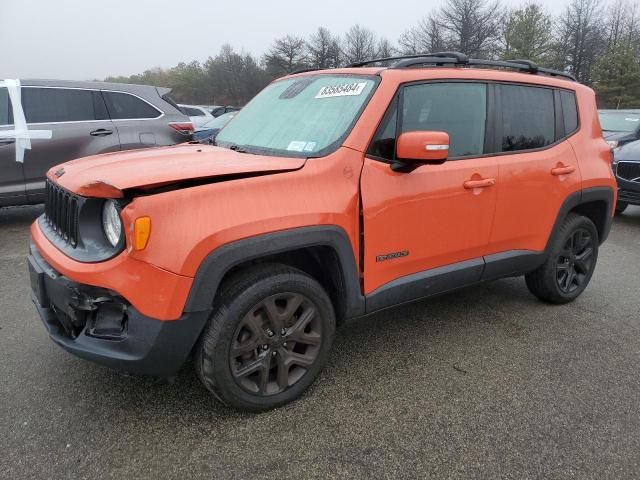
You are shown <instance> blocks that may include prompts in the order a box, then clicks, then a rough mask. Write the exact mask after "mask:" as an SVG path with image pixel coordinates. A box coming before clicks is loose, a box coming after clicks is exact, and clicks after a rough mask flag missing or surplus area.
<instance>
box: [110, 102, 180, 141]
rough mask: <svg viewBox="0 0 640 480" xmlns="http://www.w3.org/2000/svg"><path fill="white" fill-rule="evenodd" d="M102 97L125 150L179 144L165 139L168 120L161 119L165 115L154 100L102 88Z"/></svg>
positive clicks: (167, 130)
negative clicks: (155, 104)
mask: <svg viewBox="0 0 640 480" xmlns="http://www.w3.org/2000/svg"><path fill="white" fill-rule="evenodd" d="M102 96H103V98H104V101H105V103H106V105H107V110H108V112H109V116H110V117H111V120H112V121H113V124H114V125H115V127H116V128H117V130H118V135H119V136H120V147H121V149H122V150H131V149H134V148H144V147H154V146H156V145H171V144H173V143H176V142H167V141H166V133H168V132H169V130H170V128H169V127H168V126H167V125H166V123H165V122H162V124H161V123H160V122H158V119H160V118H162V117H163V116H164V114H163V112H161V111H160V110H159V109H158V108H156V107H154V106H153V105H151V103H149V102H147V101H146V100H144V99H143V98H141V97H139V96H137V95H134V94H132V93H127V92H116V91H112V90H102ZM159 129H161V130H159Z"/></svg>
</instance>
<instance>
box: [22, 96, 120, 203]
mask: <svg viewBox="0 0 640 480" xmlns="http://www.w3.org/2000/svg"><path fill="white" fill-rule="evenodd" d="M21 96H22V106H23V108H24V113H25V117H26V120H27V124H28V127H29V128H30V129H34V130H51V132H52V136H51V139H46V140H45V139H33V140H31V150H27V151H26V152H25V157H24V176H25V182H26V194H27V200H28V201H29V202H37V201H41V200H43V199H44V180H45V175H46V172H47V170H49V169H50V168H51V167H53V166H54V165H57V164H59V163H63V162H66V161H69V160H73V159H76V158H80V157H86V156H89V155H95V154H98V153H104V152H111V151H117V150H119V149H120V142H119V140H118V133H117V131H116V130H115V128H114V126H113V124H112V122H111V120H110V119H109V116H108V114H107V110H106V107H105V105H104V101H103V100H102V97H101V95H100V92H99V91H97V90H88V89H81V88H58V87H31V86H23V87H22V91H21Z"/></svg>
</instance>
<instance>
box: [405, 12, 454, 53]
mask: <svg viewBox="0 0 640 480" xmlns="http://www.w3.org/2000/svg"><path fill="white" fill-rule="evenodd" d="M442 30H443V29H442V27H441V26H440V24H439V23H438V19H437V13H435V12H432V13H431V14H429V15H427V16H426V17H424V18H422V20H420V21H419V22H418V24H417V25H416V26H414V27H411V28H410V29H409V30H407V31H406V32H404V33H403V34H402V35H401V36H400V38H399V40H398V43H399V44H400V51H401V52H402V53H404V54H406V55H410V54H414V53H433V52H439V51H442V50H446V49H447V48H446V45H445V42H444V37H443V32H442Z"/></svg>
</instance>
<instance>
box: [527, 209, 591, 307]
mask: <svg viewBox="0 0 640 480" xmlns="http://www.w3.org/2000/svg"><path fill="white" fill-rule="evenodd" d="M598 245H599V240H598V230H597V229H596V227H595V225H594V224H593V222H592V221H591V220H589V219H588V218H586V217H582V216H579V215H575V214H570V215H569V216H568V217H567V219H566V220H565V222H564V223H563V225H562V226H561V227H560V229H559V230H558V232H557V233H556V235H555V237H554V238H553V240H552V243H551V248H550V251H549V257H548V258H547V261H546V262H545V263H544V264H543V265H542V266H541V267H539V268H538V269H537V270H535V271H533V272H531V273H529V274H527V275H525V280H526V283H527V287H529V290H530V291H531V293H533V294H534V295H535V296H536V297H538V298H539V299H540V300H543V301H545V302H549V303H556V304H562V303H568V302H571V301H573V300H575V299H576V298H577V297H578V296H579V295H580V294H581V293H582V292H583V291H584V289H585V288H587V285H588V284H589V281H590V280H591V277H592V275H593V272H594V270H595V267H596V262H597V260H598Z"/></svg>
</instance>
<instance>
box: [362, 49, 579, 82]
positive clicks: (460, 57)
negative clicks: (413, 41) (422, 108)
mask: <svg viewBox="0 0 640 480" xmlns="http://www.w3.org/2000/svg"><path fill="white" fill-rule="evenodd" d="M383 62H389V63H391V62H393V63H391V65H389V68H392V69H397V68H410V67H419V66H426V65H434V66H445V65H454V66H462V67H464V66H470V67H473V66H480V67H497V68H508V69H512V70H517V71H519V72H528V73H531V74H539V73H540V74H544V75H550V76H553V77H562V78H566V79H568V80H572V81H574V82H575V81H576V79H575V77H574V76H573V75H571V74H569V73H566V72H562V71H560V70H551V69H549V68H542V67H539V66H538V65H536V64H535V63H534V62H531V61H529V60H481V59H475V58H469V57H467V56H466V55H465V54H464V53H460V52H436V53H424V54H418V55H403V56H399V57H386V58H376V59H373V60H368V61H364V62H358V63H354V64H351V65H349V67H364V66H366V65H371V64H375V63H383Z"/></svg>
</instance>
